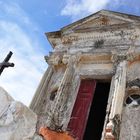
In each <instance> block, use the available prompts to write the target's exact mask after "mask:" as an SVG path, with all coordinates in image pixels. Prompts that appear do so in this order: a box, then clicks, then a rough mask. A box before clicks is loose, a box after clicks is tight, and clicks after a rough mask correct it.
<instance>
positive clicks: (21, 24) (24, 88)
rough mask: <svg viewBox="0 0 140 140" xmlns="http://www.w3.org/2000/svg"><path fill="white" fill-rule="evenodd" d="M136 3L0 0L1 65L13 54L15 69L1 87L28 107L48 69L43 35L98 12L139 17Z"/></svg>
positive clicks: (125, 0) (7, 73)
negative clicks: (7, 56)
mask: <svg viewBox="0 0 140 140" xmlns="http://www.w3.org/2000/svg"><path fill="white" fill-rule="evenodd" d="M139 7H140V1H139V0H0V61H2V60H3V59H4V57H5V56H6V55H7V53H8V52H9V51H13V53H14V54H13V56H12V59H11V60H10V61H11V62H14V63H15V67H14V68H8V69H5V70H4V73H3V74H2V75H1V77H0V86H2V87H4V88H5V89H6V90H7V91H8V92H9V93H10V95H11V96H12V97H13V98H14V99H16V100H19V101H21V102H23V103H24V104H26V105H29V103H30V101H31V99H32V97H33V95H34V93H35V90H36V88H37V86H38V84H39V81H40V79H41V77H42V75H43V73H44V71H45V70H46V69H47V64H46V62H45V61H44V56H45V55H47V54H48V52H49V51H52V50H51V46H50V45H49V43H48V41H47V39H46V37H45V35H44V33H45V32H50V31H56V30H59V29H60V28H61V27H63V26H65V25H68V24H70V23H72V22H73V21H76V20H78V19H80V18H83V17H85V16H87V15H90V14H92V13H94V12H97V11H99V10H101V9H108V10H113V11H119V12H124V13H128V14H135V15H138V16H140V8H139Z"/></svg>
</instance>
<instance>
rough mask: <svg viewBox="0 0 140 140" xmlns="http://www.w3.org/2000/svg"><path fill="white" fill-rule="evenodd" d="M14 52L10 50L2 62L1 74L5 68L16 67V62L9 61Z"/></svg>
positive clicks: (0, 66) (0, 65)
mask: <svg viewBox="0 0 140 140" xmlns="http://www.w3.org/2000/svg"><path fill="white" fill-rule="evenodd" d="M12 54H13V53H12V52H11V51H10V52H9V54H8V55H7V56H6V57H5V59H4V60H3V62H2V63H0V75H1V73H2V72H3V70H4V69H5V68H7V67H14V63H9V62H8V61H9V60H10V58H11V56H12Z"/></svg>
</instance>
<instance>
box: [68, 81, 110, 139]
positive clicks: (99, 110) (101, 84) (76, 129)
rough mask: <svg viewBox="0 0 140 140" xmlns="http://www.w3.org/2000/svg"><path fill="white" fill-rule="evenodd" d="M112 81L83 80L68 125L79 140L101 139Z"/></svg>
mask: <svg viewBox="0 0 140 140" xmlns="http://www.w3.org/2000/svg"><path fill="white" fill-rule="evenodd" d="M109 90H110V81H102V80H100V81H98V80H93V79H84V80H81V84H80V87H79V91H78V95H77V99H76V101H75V105H74V108H73V112H72V115H71V119H70V122H69V125H68V128H69V130H70V131H71V133H72V135H74V136H76V138H77V139H78V140H87V139H88V140H92V139H94V140H100V139H101V134H102V131H103V126H104V121H105V116H106V106H107V101H108V95H109Z"/></svg>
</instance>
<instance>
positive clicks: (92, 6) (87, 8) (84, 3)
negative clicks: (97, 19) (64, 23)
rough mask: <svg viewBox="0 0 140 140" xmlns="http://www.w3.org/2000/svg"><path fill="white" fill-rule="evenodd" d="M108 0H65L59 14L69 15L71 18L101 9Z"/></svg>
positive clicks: (74, 18)
mask: <svg viewBox="0 0 140 140" xmlns="http://www.w3.org/2000/svg"><path fill="white" fill-rule="evenodd" d="M108 3H109V0H67V1H66V5H65V7H64V8H63V9H62V11H61V15H66V16H71V17H72V20H76V19H79V18H81V17H83V16H86V15H87V14H91V13H94V12H97V11H98V10H101V9H103V8H104V7H105V6H106V5H107V4H108Z"/></svg>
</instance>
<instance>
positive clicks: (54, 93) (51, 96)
mask: <svg viewBox="0 0 140 140" xmlns="http://www.w3.org/2000/svg"><path fill="white" fill-rule="evenodd" d="M56 94H57V90H55V91H53V92H52V93H51V94H50V100H51V101H53V100H54V99H55V97H56Z"/></svg>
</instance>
